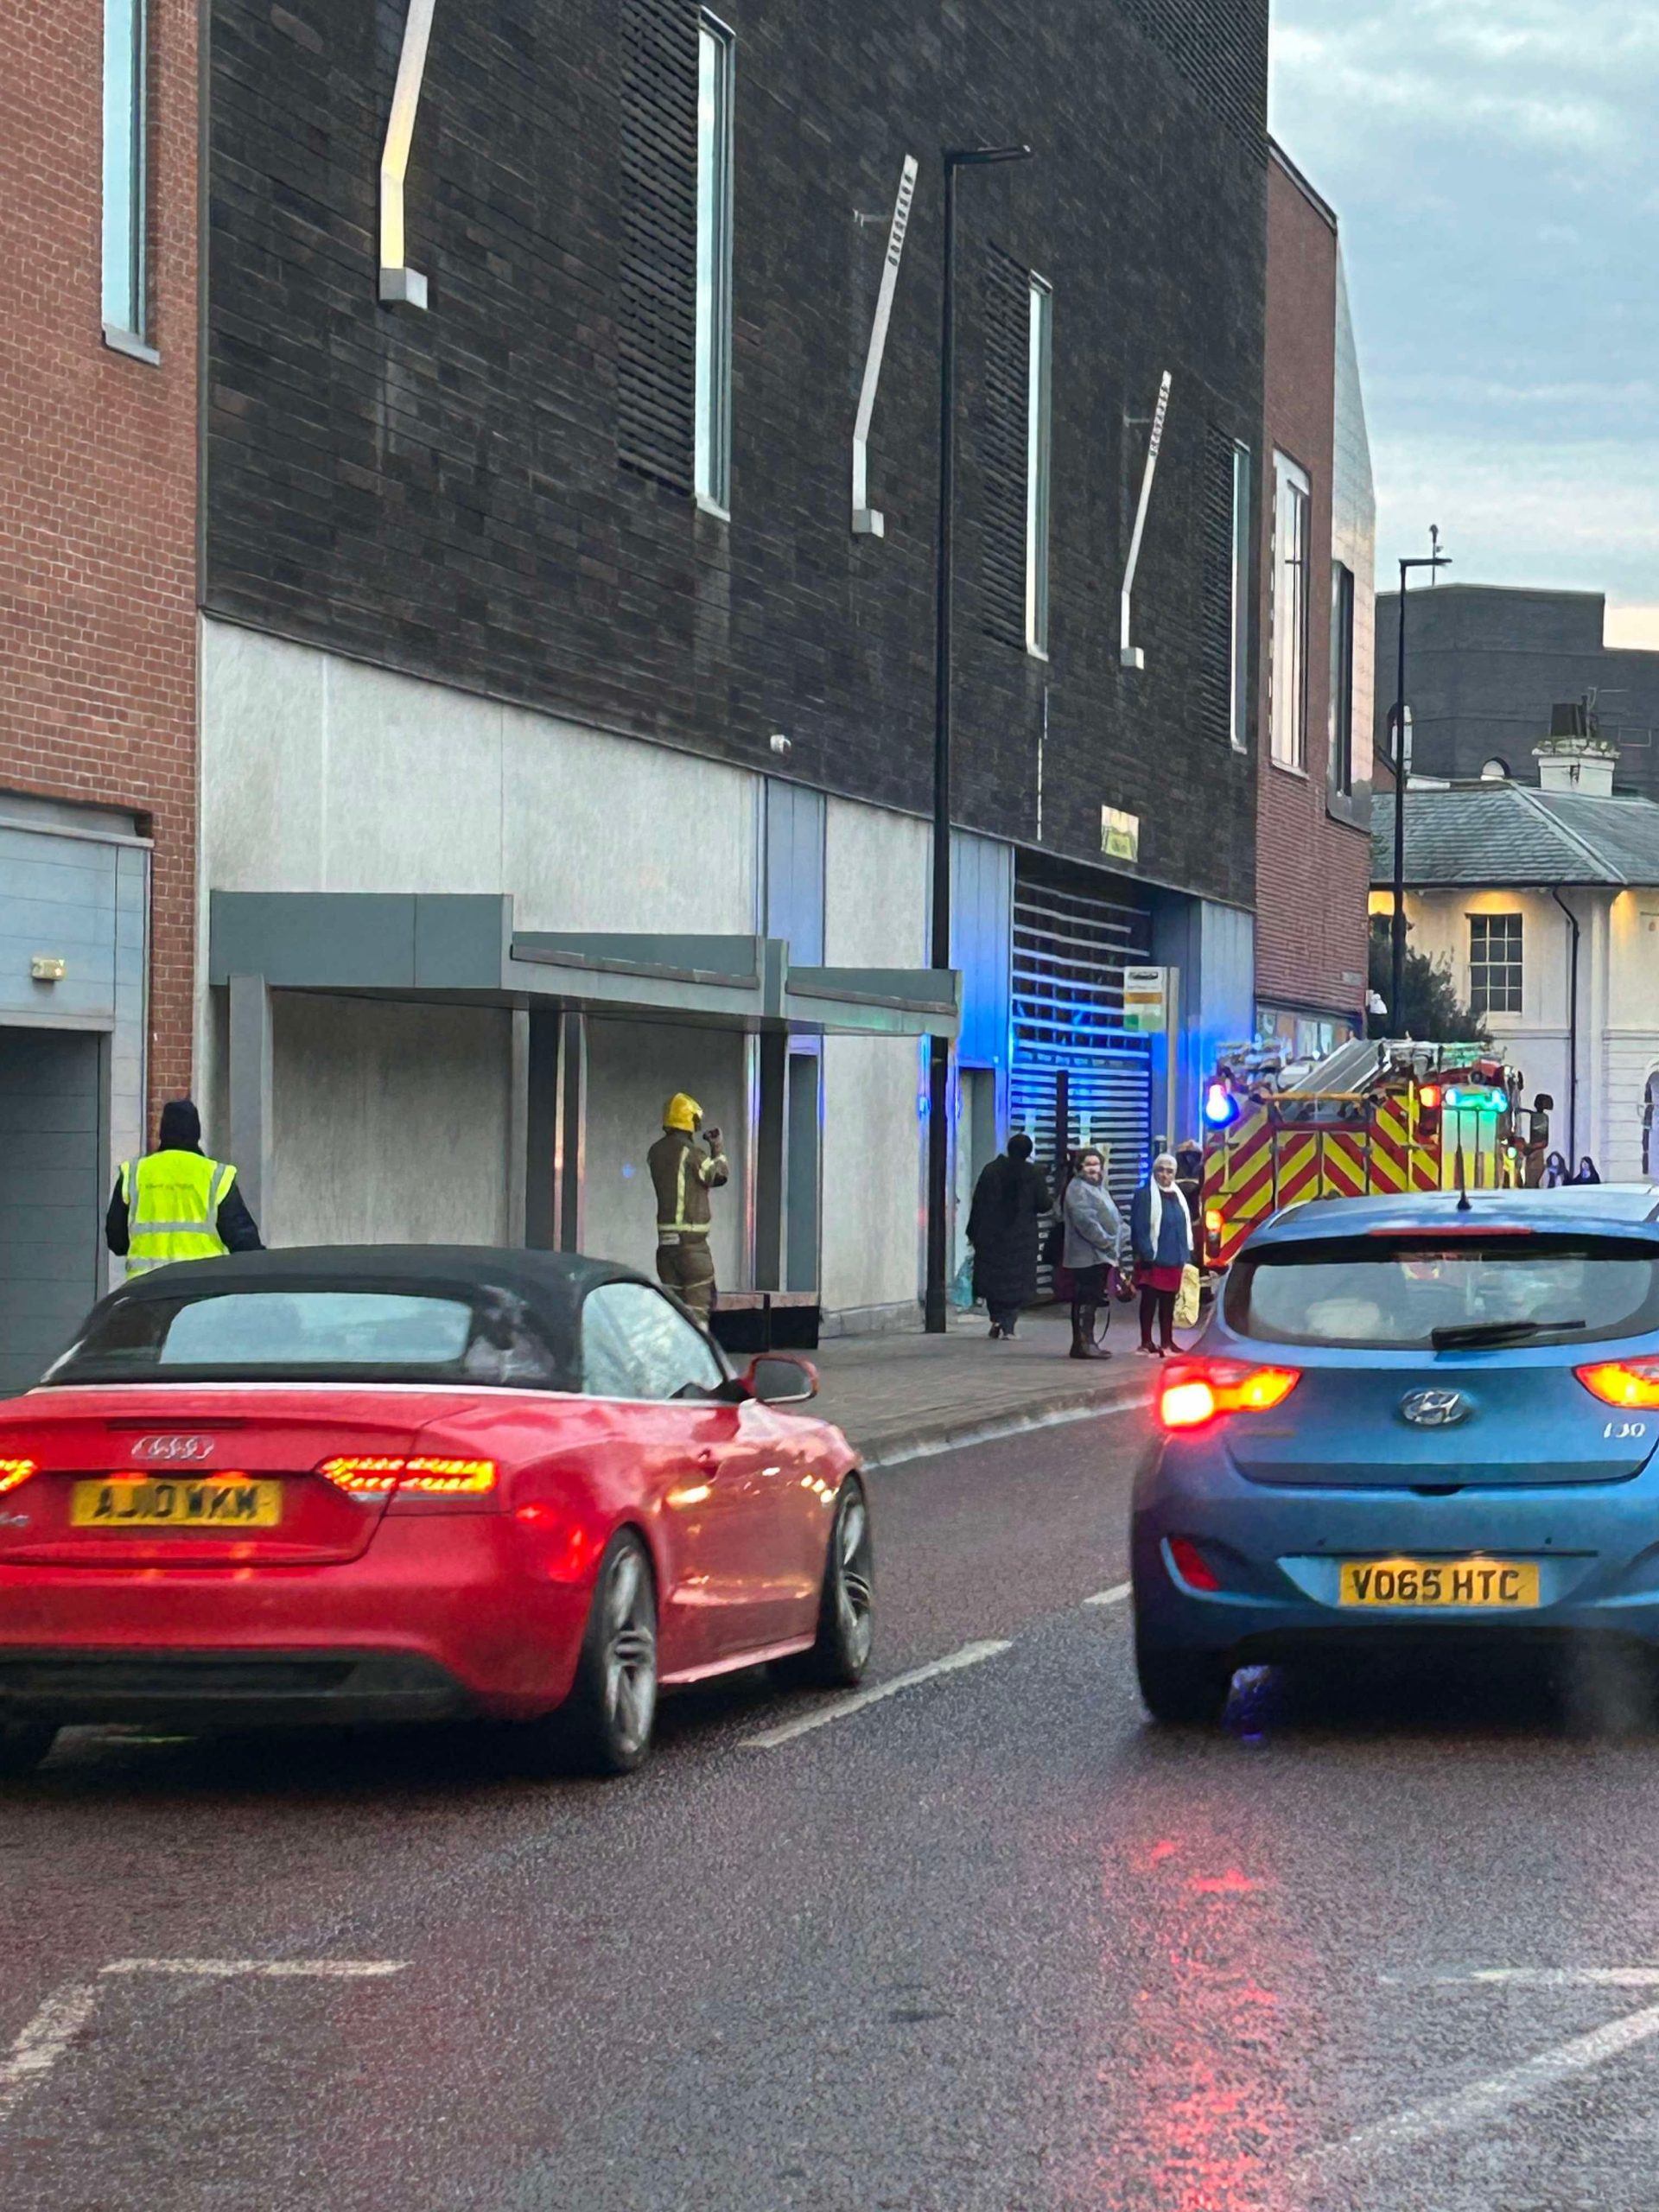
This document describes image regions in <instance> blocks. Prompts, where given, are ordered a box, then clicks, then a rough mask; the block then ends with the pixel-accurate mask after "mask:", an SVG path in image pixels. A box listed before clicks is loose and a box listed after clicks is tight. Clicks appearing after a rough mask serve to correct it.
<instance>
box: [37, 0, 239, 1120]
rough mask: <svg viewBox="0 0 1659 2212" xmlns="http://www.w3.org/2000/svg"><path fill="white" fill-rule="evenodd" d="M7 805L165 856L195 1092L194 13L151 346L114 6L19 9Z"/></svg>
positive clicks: (161, 128) (178, 1080)
mask: <svg viewBox="0 0 1659 2212" xmlns="http://www.w3.org/2000/svg"><path fill="white" fill-rule="evenodd" d="M5 14H6V39H5V61H6V67H5V74H4V80H3V84H0V207H4V209H5V218H6V237H7V241H8V243H7V247H6V251H5V253H4V255H3V256H0V788H3V789H6V790H10V791H29V792H35V793H39V794H42V795H44V796H46V797H48V798H56V799H68V800H80V801H83V802H87V803H91V804H99V805H104V806H118V807H122V808H127V809H130V810H132V811H133V812H135V813H137V814H139V815H142V816H143V817H147V819H148V823H149V828H150V830H151V833H152V834H153V836H154V837H155V841H156V852H155V862H154V873H153V877H152V901H153V915H152V925H151V926H152V937H151V972H150V1050H149V1092H150V1096H151V1099H152V1100H155V1099H156V1098H159V1097H162V1096H167V1095H168V1094H169V1093H172V1092H175V1091H179V1090H186V1089H188V1085H189V1082H190V1065H191V983H192V976H193V973H194V949H195V841H196V748H195V661H196V646H195V637H196V618H195V602H196V552H195V525H196V326H197V315H196V262H197V250H196V239H197V207H196V118H197V104H196V16H197V0H149V302H150V309H149V317H150V330H149V341H150V343H151V344H152V345H153V346H155V347H156V349H157V350H158V351H159V353H160V354H161V357H162V360H161V365H160V367H159V368H156V367H152V366H151V365H149V363H148V362H144V361H138V360H134V359H130V358H129V357H128V356H126V355H124V354H122V353H116V352H114V351H112V350H111V348H110V347H108V346H105V344H104V342H103V336H102V330H103V322H102V315H101V312H100V310H101V299H100V291H101V283H100V264H101V255H102V247H101V236H102V232H101V200H102V175H101V172H102V160H103V153H102V139H103V41H104V29H103V16H104V11H103V5H102V0H7V5H6V10H5Z"/></svg>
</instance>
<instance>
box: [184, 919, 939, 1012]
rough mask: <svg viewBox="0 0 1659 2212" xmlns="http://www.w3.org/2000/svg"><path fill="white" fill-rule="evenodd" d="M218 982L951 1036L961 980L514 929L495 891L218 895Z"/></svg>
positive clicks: (729, 946) (744, 944)
mask: <svg viewBox="0 0 1659 2212" xmlns="http://www.w3.org/2000/svg"><path fill="white" fill-rule="evenodd" d="M208 973H209V979H210V981H211V982H214V983H228V982H230V981H231V979H232V976H238V977H242V976H246V977H250V978H251V977H257V978H258V979H260V980H261V981H262V982H264V985H265V987H266V988H268V989H271V990H285V991H327V992H330V993H335V994H341V995H350V994H353V993H362V994H365V995H370V996H373V997H378V998H397V999H416V1000H418V999H433V1000H448V1001H457V1000H459V1001H466V1002H468V1003H471V1004H474V1005H489V1006H502V1007H519V1008H528V1007H546V1008H549V1009H554V1010H563V1011H571V1012H582V1013H589V1014H613V1015H616V1016H619V1017H628V1018H634V1019H640V1020H677V1021H690V1022H696V1023H702V1024H706V1025H709V1026H714V1027H721V1028H731V1029H739V1030H743V1031H747V1032H751V1033H768V1032H770V1033H791V1034H795V1035H810V1036H835V1035H842V1036H888V1037H927V1036H940V1037H954V1036H955V1035H956V1033H957V1026H958V1023H959V1020H960V1014H961V1001H962V979H961V976H959V975H958V974H957V972H956V971H955V970H954V969H951V970H949V971H944V970H938V969H929V968H824V967H811V968H805V967H796V966H794V965H793V964H792V963H791V960H790V957H789V946H788V944H787V943H786V942H785V941H784V940H783V939H781V938H766V937H720V936H712V935H708V936H705V935H701V934H690V933H689V934H683V935H671V934H663V935H635V934H631V933H622V932H615V931H588V930H555V931H544V930H534V931H523V930H516V929H515V928H514V926H513V913H512V899H511V897H510V896H507V895H505V894H497V893H481V894H471V893H462V894H450V893H423V892H416V893H385V892H334V891H270V892H266V891H215V892H213V893H211V894H210V910H209V950H208Z"/></svg>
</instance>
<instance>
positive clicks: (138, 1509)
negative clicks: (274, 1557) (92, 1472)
mask: <svg viewBox="0 0 1659 2212" xmlns="http://www.w3.org/2000/svg"><path fill="white" fill-rule="evenodd" d="M282 1517H283V1486H282V1484H281V1483H261V1482H250V1481H247V1480H245V1478H241V1477H238V1476H232V1477H229V1478H226V1479H224V1480H210V1481H203V1480H200V1479H199V1478H198V1479H194V1480H192V1479H174V1478H170V1477H160V1478H155V1479H153V1480H152V1479H150V1478H145V1479H144V1480H143V1481H142V1482H101V1481H94V1482H86V1483H77V1484H75V1487H74V1491H73V1495H72V1497H71V1498H70V1501H69V1522H70V1526H71V1527H72V1528H75V1529H274V1528H275V1527H276V1526H277V1522H279V1521H280V1520H281V1519H282Z"/></svg>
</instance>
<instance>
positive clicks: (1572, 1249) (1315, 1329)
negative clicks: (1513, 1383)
mask: <svg viewBox="0 0 1659 2212" xmlns="http://www.w3.org/2000/svg"><path fill="white" fill-rule="evenodd" d="M1222 1310H1223V1313H1224V1318H1225V1319H1226V1322H1227V1325H1228V1327H1229V1328H1230V1329H1232V1330H1235V1331H1236V1332H1237V1333H1238V1334H1239V1335H1241V1336H1245V1337H1252V1338H1256V1339H1258V1340H1259V1341H1261V1342H1264V1343H1267V1344H1342V1345H1351V1346H1356V1347H1360V1348H1375V1349H1376V1350H1379V1351H1430V1350H1433V1349H1434V1348H1435V1344H1436V1339H1435V1332H1436V1331H1437V1330H1438V1331H1440V1332H1453V1334H1454V1338H1455V1337H1458V1336H1462V1335H1464V1334H1465V1332H1468V1333H1469V1334H1470V1335H1471V1337H1472V1336H1474V1335H1475V1332H1483V1331H1487V1330H1490V1331H1492V1332H1494V1333H1496V1332H1500V1331H1502V1330H1504V1329H1506V1328H1510V1327H1516V1326H1517V1325H1525V1324H1528V1323H1532V1324H1536V1325H1538V1326H1537V1327H1536V1330H1535V1332H1533V1331H1529V1332H1526V1334H1525V1336H1524V1341H1525V1342H1528V1343H1531V1344H1594V1343H1605V1341H1606V1340H1607V1339H1608V1338H1618V1337H1635V1336H1643V1335H1646V1334H1647V1333H1648V1332H1650V1331H1653V1330H1656V1329H1659V1247H1656V1246H1654V1245H1651V1244H1638V1243H1620V1242H1618V1241H1617V1240H1615V1239H1611V1238H1599V1237H1583V1236H1493V1237H1491V1238H1490V1239H1487V1238H1483V1237H1479V1236H1471V1237H1460V1238H1459V1239H1458V1240H1457V1241H1456V1242H1455V1243H1446V1242H1440V1243H1437V1242H1436V1241H1435V1240H1434V1239H1433V1237H1427V1236H1425V1237H1421V1238H1414V1239H1413V1238H1403V1237H1402V1238H1393V1237H1365V1238H1363V1239H1358V1238H1357V1239H1356V1240H1355V1241H1354V1242H1353V1243H1343V1244H1334V1243H1332V1244H1325V1243H1318V1244H1290V1245H1282V1246H1281V1247H1279V1248H1278V1249H1272V1248H1269V1249H1268V1250H1266V1251H1263V1252H1261V1253H1257V1254H1254V1255H1252V1254H1249V1253H1246V1254H1245V1255H1244V1256H1243V1258H1241V1260H1240V1261H1239V1262H1238V1263H1237V1265H1236V1267H1235V1268H1233V1270H1232V1272H1231V1274H1230V1276H1229V1277H1228V1281H1227V1287H1226V1289H1225V1291H1224V1297H1223V1308H1222ZM1441 1348H1442V1349H1444V1348H1445V1347H1444V1346H1443V1345H1442V1347H1441Z"/></svg>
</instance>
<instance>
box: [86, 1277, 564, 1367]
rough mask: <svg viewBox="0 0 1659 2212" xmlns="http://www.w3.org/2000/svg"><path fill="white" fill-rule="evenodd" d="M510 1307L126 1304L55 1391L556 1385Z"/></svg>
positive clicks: (348, 1293)
mask: <svg viewBox="0 0 1659 2212" xmlns="http://www.w3.org/2000/svg"><path fill="white" fill-rule="evenodd" d="M512 1308H513V1302H512V1301H510V1300H500V1299H499V1298H497V1299H493V1300H486V1301H475V1300H468V1299H467V1298H464V1297H454V1296H449V1297H444V1296H441V1295H435V1294H422V1293H418V1292H403V1291H383V1290H357V1289H333V1288H329V1289H321V1288H319V1289H296V1288H291V1287H277V1286H273V1287H270V1289H259V1290H249V1291H225V1292H219V1293H217V1294H212V1295H207V1296H202V1297H196V1298H191V1297H185V1296H181V1297H176V1298H162V1297H156V1296H153V1295H150V1296H142V1297H137V1298H126V1299H124V1298H117V1299H115V1300H112V1301H111V1303H110V1304H108V1305H107V1306H101V1307H100V1308H99V1310H98V1311H97V1312H95V1313H93V1315H92V1319H91V1320H90V1321H89V1322H88V1324H87V1326H86V1332H85V1333H84V1334H83V1335H82V1336H81V1338H79V1342H77V1343H76V1344H73V1345H71V1347H70V1349H69V1350H68V1351H67V1352H66V1353H65V1354H64V1356H63V1357H62V1358H61V1359H60V1360H59V1361H58V1363H56V1365H55V1366H54V1367H53V1368H52V1369H51V1370H50V1371H49V1372H48V1376H47V1377H46V1380H47V1381H48V1383H105V1382H124V1381H128V1380H131V1381H140V1380H146V1379H148V1380H153V1381H155V1382H158V1383H166V1382H173V1381H175V1380H176V1381H182V1380H185V1379H187V1378H188V1377H189V1376H214V1377H222V1376H246V1377H248V1378H249V1379H250V1380H255V1381H278V1380H281V1379H283V1377H285V1376H301V1377H309V1376H347V1377H352V1376H356V1377H362V1378H364V1379H376V1380H398V1379H411V1380H426V1379H440V1378H441V1379H445V1380H448V1379H451V1378H453V1379H456V1380H466V1381H471V1382H479V1383H520V1382H524V1383H537V1382H546V1381H549V1380H550V1379H551V1377H550V1367H551V1363H550V1360H549V1358H548V1357H547V1354H546V1352H545V1351H544V1350H543V1348H542V1346H541V1344H540V1343H539V1341H538V1340H537V1338H536V1337H535V1336H534V1334H533V1332H531V1330H530V1329H529V1328H528V1327H527V1326H526V1325H525V1323H524V1319H523V1317H522V1316H520V1315H518V1314H517V1313H515V1312H514V1311H513V1310H512Z"/></svg>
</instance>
